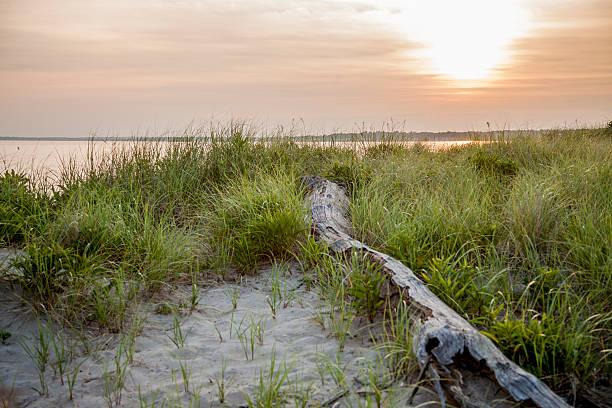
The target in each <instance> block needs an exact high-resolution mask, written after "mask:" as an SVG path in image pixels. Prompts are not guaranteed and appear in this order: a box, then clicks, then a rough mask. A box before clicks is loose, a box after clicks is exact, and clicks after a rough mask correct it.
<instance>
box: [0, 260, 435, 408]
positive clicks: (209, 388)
mask: <svg viewBox="0 0 612 408" xmlns="http://www.w3.org/2000/svg"><path fill="white" fill-rule="evenodd" d="M5 253H6V252H5ZM0 256H1V254H0ZM270 276H271V272H270V269H268V270H267V271H264V272H262V273H261V274H260V275H259V276H257V277H252V278H247V279H244V280H243V282H241V283H240V284H239V285H235V284H217V285H214V286H211V287H208V288H205V289H203V290H202V291H201V292H200V296H199V304H198V306H197V309H196V310H194V311H193V312H192V313H190V314H183V315H179V317H178V319H179V321H180V326H181V329H182V332H183V334H184V335H185V337H186V340H185V344H184V346H183V347H182V348H178V347H177V346H176V345H175V344H173V342H172V341H171V338H172V337H173V334H172V332H173V321H174V315H173V314H170V315H161V314H156V313H154V310H155V305H154V304H150V305H146V306H144V307H143V308H141V309H142V310H143V311H142V312H141V317H144V318H145V319H144V320H145V321H144V325H143V327H142V332H141V334H140V335H139V336H138V337H137V338H136V340H135V344H134V354H133V361H132V362H131V363H130V364H128V365H127V369H126V373H127V375H126V377H127V379H126V383H125V387H124V388H123V390H122V393H121V406H125V407H132V406H134V407H138V406H141V405H140V403H141V402H143V401H146V402H147V403H148V405H146V406H162V404H164V403H165V405H164V406H183V407H190V406H191V407H194V406H201V407H210V406H231V407H237V406H244V405H246V402H245V395H250V396H251V398H253V395H254V394H255V389H256V387H257V386H258V380H259V376H260V373H261V371H262V370H267V369H269V367H270V362H271V358H272V354H273V353H274V355H275V356H276V369H277V370H278V371H279V372H283V370H286V371H287V373H288V377H287V378H288V381H287V382H286V383H285V384H284V385H283V387H282V389H283V392H284V394H285V397H286V404H287V406H293V405H294V402H293V400H292V397H291V394H292V393H293V392H294V391H295V390H296V388H298V389H300V388H301V389H302V390H304V389H306V388H307V387H308V386H311V390H312V393H311V399H310V403H309V404H308V406H318V404H320V403H323V402H325V401H329V400H330V399H331V398H332V397H334V396H335V395H338V394H339V393H340V392H341V391H342V388H341V387H339V386H338V385H337V384H336V382H334V380H333V379H332V378H331V376H330V373H329V371H328V370H325V368H324V367H325V366H326V363H325V361H327V365H328V366H330V365H331V366H333V365H338V366H339V367H340V370H339V372H343V373H344V381H345V383H344V387H345V388H346V389H349V390H350V391H351V392H349V393H348V394H346V396H345V397H343V398H340V399H339V400H338V401H337V402H335V403H334V404H330V406H366V405H364V404H365V402H364V401H365V400H364V397H365V396H366V395H367V393H364V392H363V391H367V390H369V389H370V388H369V387H368V386H367V384H368V380H367V378H368V377H367V373H368V369H367V367H368V366H374V367H378V369H379V370H382V368H381V366H380V364H379V361H380V352H379V351H378V350H377V349H376V347H374V346H373V344H372V343H371V341H369V334H368V330H367V329H361V330H359V329H358V328H357V327H356V325H354V327H353V329H352V330H351V331H352V333H353V334H354V336H353V337H352V338H350V339H349V340H348V341H347V343H346V346H345V348H344V351H343V352H342V353H339V352H338V342H337V340H336V339H335V338H333V337H331V336H330V335H329V333H328V332H326V331H325V330H324V328H323V327H322V325H321V324H319V323H318V322H317V321H315V320H316V319H314V317H315V316H316V315H317V313H318V312H321V311H322V309H321V308H323V307H324V305H323V304H322V303H321V301H320V299H319V297H318V295H317V294H316V293H315V292H314V291H311V292H308V291H306V290H305V289H304V287H303V286H302V287H299V288H297V287H298V286H299V283H300V281H299V277H300V274H299V272H298V271H293V272H292V273H288V274H287V275H286V276H285V277H284V278H283V279H282V280H281V285H280V286H281V288H282V289H281V294H282V295H283V303H282V304H281V305H280V306H279V309H278V310H277V314H276V319H273V318H272V314H271V311H270V308H269V306H268V304H267V302H266V297H267V296H270V295H271V289H270V288H271V285H270ZM1 288H2V289H1V290H0V330H5V331H8V332H10V333H11V334H12V337H11V338H10V339H9V340H8V344H6V345H0V384H4V387H5V388H8V389H11V388H13V389H14V394H15V401H16V403H17V405H18V406H28V407H103V406H108V402H107V401H108V400H107V397H105V379H104V377H105V372H107V373H111V377H112V376H113V375H112V373H114V370H115V365H114V358H115V355H116V353H117V348H118V347H117V345H118V343H119V337H120V335H111V334H102V335H99V336H96V337H95V338H94V339H92V340H91V341H90V348H91V350H90V354H87V353H85V352H84V351H83V350H82V349H81V348H80V347H75V349H79V352H78V354H77V355H76V356H75V358H74V359H73V362H72V363H71V366H70V367H69V368H68V371H69V372H73V370H74V367H76V366H77V365H78V364H79V363H81V365H80V369H79V372H78V375H77V379H76V383H75V386H74V400H73V401H70V400H69V399H68V395H69V394H68V386H67V385H61V383H60V380H59V378H58V377H59V376H58V375H54V373H53V369H52V368H51V366H48V367H47V370H46V373H45V378H46V381H47V383H48V389H49V391H48V395H47V396H41V395H40V394H39V393H38V392H37V391H35V390H34V388H40V381H39V378H38V374H37V371H36V369H35V367H34V364H33V363H32V360H31V359H30V358H29V357H28V356H27V354H26V353H25V352H24V350H23V347H22V346H21V345H20V343H21V342H24V341H25V342H29V341H31V340H32V339H34V338H36V336H37V335H38V325H37V323H36V321H35V320H34V319H33V318H32V316H31V314H29V313H28V307H27V306H25V305H23V304H22V303H21V302H20V300H19V299H18V297H16V295H15V291H16V289H15V288H12V289H11V288H9V287H7V285H2V286H1ZM295 288H297V289H296V290H292V289H295ZM236 289H237V290H239V296H238V303H237V308H236V310H235V311H234V312H233V313H232V309H233V307H232V298H233V293H234V290H236ZM180 290H181V291H182V292H183V296H177V297H175V298H174V303H175V304H176V298H181V297H183V298H184V292H187V291H189V290H190V289H189V288H182V289H180ZM170 299H172V298H170ZM232 316H233V317H232ZM251 321H254V322H256V323H260V324H261V325H262V326H264V327H265V330H264V335H263V345H259V344H256V346H255V353H254V358H253V359H251V356H250V342H248V338H249V337H250V333H249V331H248V329H247V328H248V327H250V326H249V324H250V323H251ZM241 322H242V325H241ZM230 326H232V336H231V338H230ZM215 327H216V328H215ZM244 330H247V335H246V337H247V343H248V344H247V348H248V349H249V350H248V354H249V358H248V360H247V358H246V357H245V352H244V349H243V346H242V345H241V341H240V339H239V335H238V333H239V332H241V331H244ZM218 332H219V333H220V334H221V337H222V341H220V338H219V333H218ZM73 340H74V337H73ZM337 359H339V360H337ZM122 361H123V360H122ZM338 361H339V362H338ZM50 362H51V364H53V363H54V362H55V357H54V356H53V352H51V357H50ZM179 362H182V364H183V367H186V369H187V371H189V372H190V375H189V392H185V389H184V381H183V377H182V374H181V370H180V364H179ZM224 362H225V365H226V378H227V379H228V380H229V385H228V386H227V394H226V400H225V405H222V404H220V403H219V395H218V391H217V384H216V382H215V379H217V380H220V379H221V370H222V366H223V364H224ZM321 373H323V378H322V377H321ZM379 377H380V376H379ZM410 391H411V388H410V387H405V386H403V384H401V383H400V384H396V385H395V386H394V387H393V389H392V390H390V391H389V392H386V393H385V394H390V396H391V398H393V399H394V400H396V402H395V403H393V404H392V405H391V406H395V405H396V404H399V402H400V401H402V400H403V401H405V400H406V399H407V397H408V394H409V392H410ZM5 392H6V391H5ZM139 392H140V395H141V397H140V398H139ZM0 394H1V392H0ZM431 400H435V398H433V397H432V395H431V391H428V390H424V389H423V388H419V393H418V394H417V398H415V400H414V404H415V405H417V404H419V403H422V402H424V401H431ZM153 402H155V404H153ZM404 404H405V403H404ZM404 404H402V406H404ZM434 405H435V404H433V403H432V404H431V406H434ZM0 406H1V405H0ZM373 406H375V405H373Z"/></svg>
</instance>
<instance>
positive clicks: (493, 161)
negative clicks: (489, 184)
mask: <svg viewBox="0 0 612 408" xmlns="http://www.w3.org/2000/svg"><path fill="white" fill-rule="evenodd" d="M471 162H472V163H473V165H474V167H475V168H476V169H477V170H478V171H480V172H482V173H483V174H487V175H490V176H501V177H505V176H514V175H515V174H516V173H517V172H518V166H517V165H516V163H515V162H514V161H513V160H511V159H509V158H506V157H502V156H500V155H499V154H495V153H492V152H489V153H485V152H484V151H483V150H478V151H477V152H476V154H475V155H474V156H473V157H472V158H471Z"/></svg>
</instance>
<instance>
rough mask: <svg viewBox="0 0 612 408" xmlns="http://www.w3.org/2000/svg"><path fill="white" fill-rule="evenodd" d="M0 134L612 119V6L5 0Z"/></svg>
mask: <svg viewBox="0 0 612 408" xmlns="http://www.w3.org/2000/svg"><path fill="white" fill-rule="evenodd" d="M0 95H1V96H0V136H30V137H40V136H70V137H72V136H87V135H88V133H89V132H91V131H95V132H97V133H98V134H119V135H122V136H123V135H129V134H130V133H131V132H136V131H141V132H142V131H144V130H147V129H148V130H152V131H159V130H164V129H169V128H174V129H176V128H180V127H183V126H185V125H186V124H188V123H189V122H192V121H193V122H195V123H201V122H205V121H209V120H211V119H212V120H220V121H224V120H228V119H231V118H235V119H247V120H252V121H254V122H256V123H260V124H262V126H263V127H264V128H266V127H274V126H276V125H285V126H287V125H288V124H290V123H291V122H292V120H294V122H295V123H299V127H300V128H303V130H300V133H322V132H331V131H342V130H355V129H356V128H358V127H360V126H362V123H365V124H366V126H367V127H370V128H379V127H381V126H382V124H383V123H384V122H385V121H388V120H390V119H393V121H394V123H396V124H397V125H396V127H400V128H402V129H403V130H417V131H418V130H432V131H441V130H458V131H465V130H477V129H482V128H483V127H485V126H486V125H485V123H486V122H490V123H491V124H492V125H493V126H495V127H498V128H501V127H506V128H508V127H510V128H541V127H557V126H575V125H576V124H578V125H581V124H600V123H603V122H604V121H609V120H612V1H610V0H598V1H592V0H582V1H566V0H532V1H504V0H495V1H492V0H463V1H456V0H448V1H442V0H428V1H423V0H419V1H408V0H406V1H399V0H382V1H365V0H364V1H353V0H335V1H333V0H308V1H305V0H304V1H297V0H277V1H266V0H253V1H229V0H228V1H196V0H180V1H179V0H177V1H169V0H168V1H161V0H88V1H84V0H54V1H49V0H0Z"/></svg>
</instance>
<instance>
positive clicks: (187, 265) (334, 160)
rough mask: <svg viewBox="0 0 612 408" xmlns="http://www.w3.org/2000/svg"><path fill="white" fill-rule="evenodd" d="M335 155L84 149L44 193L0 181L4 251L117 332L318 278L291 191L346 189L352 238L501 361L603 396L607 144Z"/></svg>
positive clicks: (560, 139) (542, 142) (236, 129)
mask: <svg viewBox="0 0 612 408" xmlns="http://www.w3.org/2000/svg"><path fill="white" fill-rule="evenodd" d="M498 139H499V138H498ZM345 147H347V148H343V145H342V144H340V143H333V142H332V143H310V144H308V143H304V141H303V140H302V141H301V142H300V143H298V141H296V140H295V139H290V138H287V137H284V136H283V135H282V134H280V135H275V136H274V137H268V138H260V137H258V135H257V134H256V132H254V131H253V130H252V129H251V128H249V127H248V126H247V125H245V124H241V123H231V124H229V125H227V126H226V127H219V128H216V129H212V130H210V131H206V132H205V131H203V130H202V129H187V130H186V131H185V132H184V133H183V134H182V135H181V137H180V138H178V139H173V140H168V141H160V140H155V141H147V140H134V141H133V142H129V143H127V142H121V143H119V142H117V143H115V144H111V148H110V149H106V150H104V151H102V152H100V151H99V150H96V149H94V148H91V149H90V150H89V156H88V160H87V161H86V163H85V164H84V165H82V164H79V162H77V161H75V160H67V161H66V162H65V163H64V168H63V169H62V172H61V173H60V176H59V179H57V180H55V181H53V182H51V180H50V179H45V178H41V179H37V180H33V179H31V178H28V177H27V176H25V174H20V173H19V172H17V173H15V172H7V173H5V174H4V175H2V176H0V192H1V195H0V241H1V243H2V245H12V246H17V247H20V248H22V249H24V252H23V253H22V254H21V255H20V257H18V259H17V260H16V261H15V265H14V266H16V267H17V269H18V270H19V271H20V272H19V273H18V274H17V277H16V279H17V280H19V281H20V282H21V284H22V287H23V289H24V295H25V296H26V298H27V300H28V301H30V302H31V303H32V304H33V305H35V306H36V307H39V308H40V309H41V310H45V311H46V312H48V313H51V314H52V315H53V316H55V317H57V318H58V319H60V320H63V321H64V322H65V323H70V324H73V323H74V322H77V323H76V324H78V325H88V324H96V325H98V326H99V327H100V328H102V329H105V330H110V331H119V330H121V329H122V328H123V327H124V325H125V324H124V321H125V320H126V319H130V316H131V305H132V304H133V303H134V302H135V301H136V300H141V299H142V298H143V297H144V298H146V297H148V296H152V295H154V294H155V293H156V292H157V291H159V290H160V289H161V288H162V287H163V286H165V285H171V284H174V283H177V282H181V281H192V280H193V279H198V277H200V276H204V275H208V274H212V275H213V276H219V275H221V276H224V274H225V272H226V271H227V270H230V269H234V270H236V271H237V272H238V273H253V272H254V271H256V270H257V268H258V267H259V266H260V265H262V264H264V263H268V262H271V261H275V260H283V259H289V258H292V257H298V258H299V260H300V261H301V262H302V264H303V265H304V267H305V268H306V269H308V268H312V267H315V268H316V265H313V264H316V263H317V259H322V258H321V257H320V256H319V255H320V252H322V251H323V250H324V248H322V247H321V248H320V247H319V246H318V245H317V244H315V243H314V241H313V240H312V238H311V237H308V231H307V230H308V225H307V223H306V221H305V218H306V213H305V212H304V209H303V206H302V200H303V197H302V195H303V191H302V189H301V186H300V183H299V178H300V177H301V176H303V175H305V174H316V175H322V176H325V177H328V178H330V179H332V180H334V181H336V182H339V183H341V184H342V185H344V186H345V187H346V188H347V190H348V192H349V194H350V196H351V217H352V222H353V226H354V230H355V235H356V236H357V238H359V239H360V240H362V241H364V242H366V243H368V244H369V245H372V246H375V247H377V248H380V249H381V250H383V251H385V252H388V253H389V254H391V255H393V256H395V257H397V258H398V259H400V260H401V261H402V262H404V263H405V264H406V265H408V266H409V267H411V268H413V269H414V270H415V272H416V273H417V275H419V276H421V277H422V279H423V280H424V281H425V282H427V284H428V285H429V286H430V287H431V289H432V290H433V291H434V292H435V293H437V294H438V295H439V296H440V297H441V298H442V299H444V300H445V301H446V302H447V303H448V304H449V305H450V306H451V307H453V308H455V309H456V310H457V311H458V312H459V313H460V314H462V315H463V316H465V317H466V318H467V319H469V320H471V321H472V322H473V323H474V324H475V325H477V326H478V327H479V328H480V329H481V330H482V331H483V333H485V334H486V335H488V336H489V337H490V338H492V339H493V340H494V341H495V342H496V343H497V345H498V346H499V347H500V348H501V349H502V350H503V351H504V352H505V353H506V354H507V355H508V356H509V357H510V358H512V359H514V360H515V361H516V362H517V363H519V364H521V365H523V366H524V367H525V368H527V369H528V370H530V371H531V372H533V373H534V374H536V375H538V376H540V377H542V378H544V379H545V380H546V381H547V382H548V383H549V384H551V385H552V386H553V388H555V390H557V391H559V392H561V393H564V394H569V393H570V391H569V390H571V389H572V387H574V388H575V389H577V390H578V394H580V392H581V390H586V389H588V388H590V387H596V386H600V385H602V384H604V385H605V384H607V381H609V378H610V377H609V376H610V375H611V374H612V373H611V370H610V367H611V365H610V355H609V350H610V349H611V348H612V347H611V342H610V340H611V336H610V318H611V314H610V313H611V312H610V311H611V310H612V307H611V302H610V299H612V260H611V259H612V258H611V253H612V252H611V247H612V160H610V157H612V139H611V138H610V133H609V131H606V130H603V129H602V130H598V129H590V130H563V131H551V132H548V133H545V134H543V133H536V134H532V135H530V134H524V135H519V136H512V137H507V138H501V139H500V140H495V141H491V142H487V143H482V144H473V145H467V146H463V147H455V148H450V149H446V150H441V151H436V152H434V151H430V150H428V148H427V146H426V145H419V144H417V145H409V144H406V143H402V142H401V141H398V140H382V141H380V142H379V143H378V144H374V145H372V144H369V143H365V142H364V143H359V141H353V142H352V144H349V145H348V146H345ZM325 259H327V258H325ZM320 278H321V279H325V277H320ZM360 282H361V283H360ZM355 283H356V284H360V285H361V286H362V287H363V288H365V289H367V290H370V289H371V288H370V287H375V286H376V285H374V286H372V285H373V284H374V283H376V282H370V281H368V280H367V279H366V278H365V277H363V279H362V280H361V281H359V279H357V280H355ZM368 288H370V289H368ZM370 291H371V290H370ZM351 293H352V295H351ZM360 293H361V292H359V291H356V290H353V291H352V292H351V291H347V292H346V294H347V296H353V298H354V299H353V303H352V304H354V305H358V304H361V305H362V306H363V308H364V310H365V312H367V313H366V314H367V316H368V317H369V318H373V317H374V316H375V315H376V313H375V312H376V311H375V310H374V307H375V306H378V301H377V300H376V299H374V298H372V299H370V298H369V297H367V296H361V295H360ZM359 296H361V300H362V302H361V303H359V301H358V300H359V299H360V298H359ZM406 342H407V340H406ZM396 357H397V358H399V359H400V360H401V356H396ZM572 398H573V397H572Z"/></svg>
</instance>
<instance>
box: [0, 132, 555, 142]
mask: <svg viewBox="0 0 612 408" xmlns="http://www.w3.org/2000/svg"><path fill="white" fill-rule="evenodd" d="M544 131H546V129H538V130H505V131H490V132H486V131H465V132H453V131H446V132H345V133H344V132H343V133H332V134H327V135H308V136H293V137H288V138H289V139H293V140H295V141H301V142H303V141H359V140H372V141H374V140H378V141H384V140H398V141H415V142H419V141H436V140H440V141H454V140H481V139H482V138H483V137H484V138H490V137H493V138H497V137H498V136H516V135H519V134H525V133H532V134H533V133H541V132H544ZM260 138H261V139H268V138H272V139H273V138H275V137H274V136H271V137H268V136H261V137H256V139H260ZM202 139H206V138H205V137H203V138H202ZM181 140H185V137H183V136H155V137H138V136H135V137H99V138H98V137H61V136H43V137H33V136H0V141H24V142H89V141H93V142H133V141H154V142H160V141H176V142H179V141H181Z"/></svg>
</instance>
